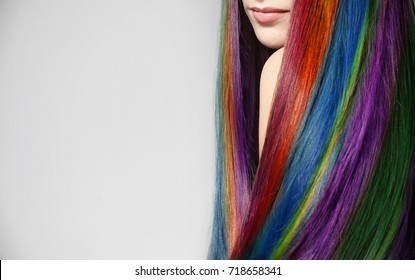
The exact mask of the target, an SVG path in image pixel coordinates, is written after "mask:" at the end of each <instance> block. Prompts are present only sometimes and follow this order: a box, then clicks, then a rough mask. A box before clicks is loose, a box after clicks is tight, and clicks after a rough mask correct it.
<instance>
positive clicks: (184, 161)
mask: <svg viewBox="0 0 415 280" xmlns="http://www.w3.org/2000/svg"><path fill="white" fill-rule="evenodd" d="M220 2H221V1H220V0H174V1H172V0H158V1H150V0H147V1H141V0H136V1H132V0H131V1H126V0H117V1H116V0H113V1H110V0H76V1H74V0H70V1H69V0H68V1H57V0H42V1H41V0H26V1H24V0H9V1H7V0H6V1H5V0H3V1H1V0H0V258H1V259H204V258H206V254H207V249H208V243H209V237H210V230H211V218H212V207H213V193H214V121H213V119H214V89H215V80H216V78H215V75H216V64H217V49H218V37H219V34H218V33H219V30H218V26H219V20H220V19H219V18H220V5H221V4H220Z"/></svg>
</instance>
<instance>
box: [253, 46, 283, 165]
mask: <svg viewBox="0 0 415 280" xmlns="http://www.w3.org/2000/svg"><path fill="white" fill-rule="evenodd" d="M283 54H284V48H280V49H278V50H277V51H275V52H274V53H273V54H272V55H271V56H270V57H269V58H268V60H267V61H266V63H265V65H264V67H263V68H262V72H261V81H260V88H259V95H260V96H259V129H258V140H259V141H258V143H259V147H258V148H259V156H260V157H261V154H262V148H263V146H264V141H265V137H266V129H267V125H268V119H269V114H270V111H271V105H272V99H273V96H274V91H275V88H276V85H277V82H278V74H279V72H280V67H281V61H282V56H283Z"/></svg>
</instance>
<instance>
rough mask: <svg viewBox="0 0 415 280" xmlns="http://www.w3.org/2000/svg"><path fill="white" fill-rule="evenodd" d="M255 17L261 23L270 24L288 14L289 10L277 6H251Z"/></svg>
mask: <svg viewBox="0 0 415 280" xmlns="http://www.w3.org/2000/svg"><path fill="white" fill-rule="evenodd" d="M251 10H252V12H253V14H254V18H255V20H256V21H258V22H259V23H261V24H270V23H273V22H274V21H276V20H278V19H280V18H282V17H283V16H285V15H286V14H288V13H289V12H290V11H289V10H281V9H277V8H271V7H267V8H251Z"/></svg>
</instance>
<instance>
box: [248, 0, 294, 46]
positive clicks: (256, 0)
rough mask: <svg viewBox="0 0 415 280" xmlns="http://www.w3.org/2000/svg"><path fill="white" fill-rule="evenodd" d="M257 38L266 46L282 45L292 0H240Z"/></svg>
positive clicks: (285, 36)
mask: <svg viewBox="0 0 415 280" xmlns="http://www.w3.org/2000/svg"><path fill="white" fill-rule="evenodd" d="M242 2H243V5H244V9H245V12H246V14H247V15H248V18H249V21H250V22H251V24H252V27H253V28H254V31H255V35H256V37H257V38H258V40H259V41H260V42H261V43H262V44H263V45H264V46H266V47H268V48H272V49H279V48H281V47H283V46H284V44H285V41H286V39H287V33H288V29H289V27H290V15H291V9H292V6H293V3H294V0H242Z"/></svg>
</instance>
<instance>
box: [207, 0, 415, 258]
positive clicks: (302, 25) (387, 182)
mask: <svg viewBox="0 0 415 280" xmlns="http://www.w3.org/2000/svg"><path fill="white" fill-rule="evenodd" d="M291 13H292V14H291V18H292V21H291V27H290V31H289V36H288V39H287V42H286V46H285V53H284V57H283V61H282V66H281V72H280V76H279V83H278V86H277V87H276V89H275V93H274V99H273V104H272V108H271V113H270V117H269V121H268V128H267V132H266V138H265V143H264V148H263V151H262V155H261V158H260V159H259V157H258V115H259V114H258V112H259V92H258V88H259V78H260V72H261V69H262V67H263V65H264V63H265V61H266V59H267V58H268V57H269V56H270V54H271V50H269V49H267V48H265V47H264V46H262V45H261V44H260V43H259V42H258V41H257V39H256V38H255V35H254V32H253V30H252V27H251V25H250V23H249V21H248V19H247V17H246V15H245V12H244V10H243V7H242V3H241V1H240V0H224V1H223V7H222V38H221V46H220V47H221V52H220V59H219V61H220V64H219V73H218V84H217V100H216V116H217V117H216V128H217V131H216V135H217V160H216V199H215V213H214V222H213V223H214V224H213V230H212V240H211V245H210V252H209V258H211V259H413V258H415V156H414V147H415V8H414V3H413V1H412V0H333V1H327V0H313V1H309V0H297V1H296V2H295V4H294V8H293V9H292V11H291Z"/></svg>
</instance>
